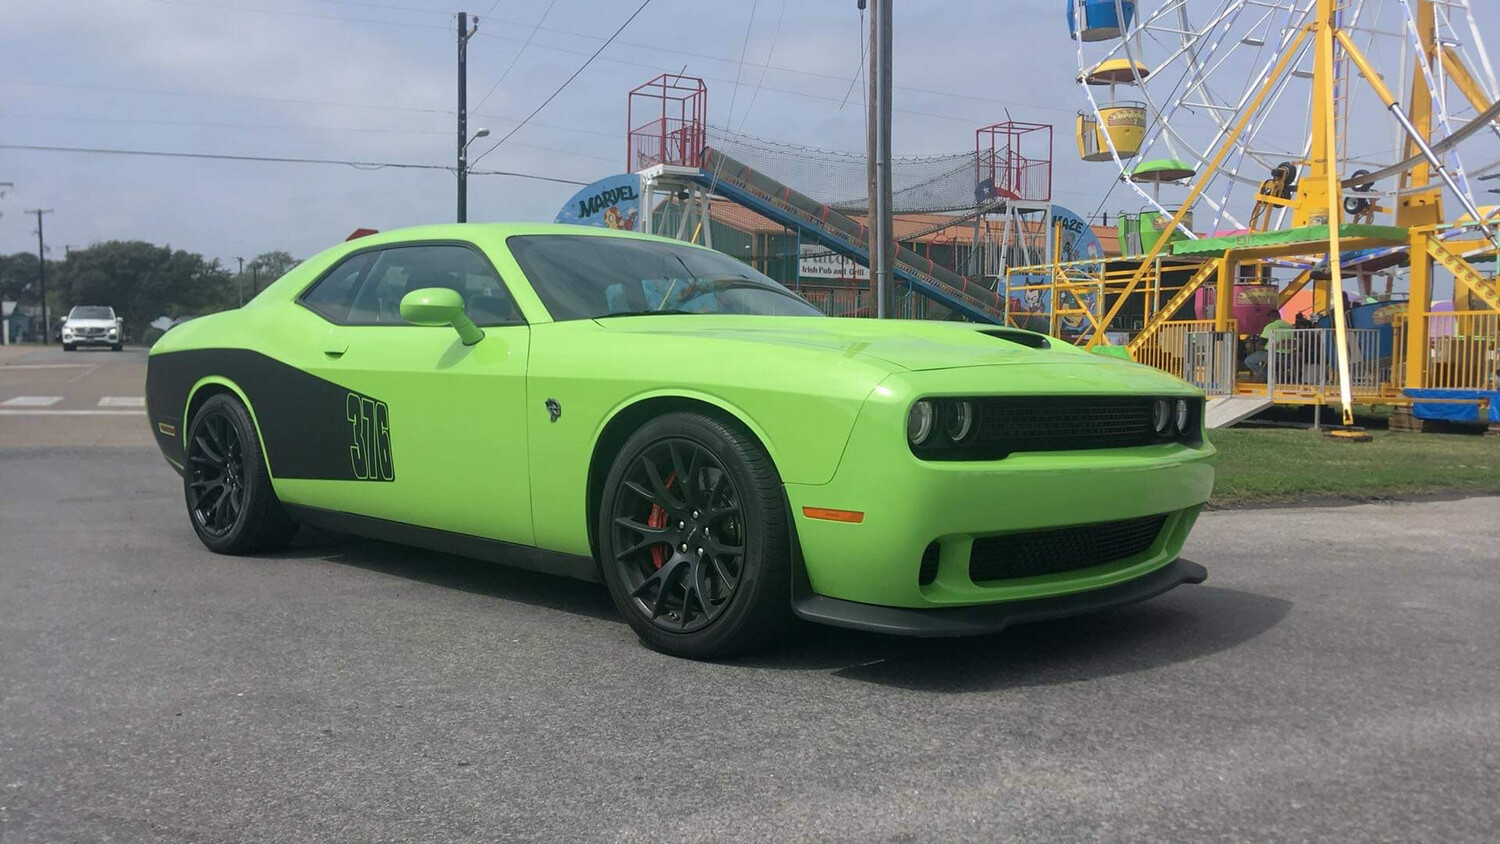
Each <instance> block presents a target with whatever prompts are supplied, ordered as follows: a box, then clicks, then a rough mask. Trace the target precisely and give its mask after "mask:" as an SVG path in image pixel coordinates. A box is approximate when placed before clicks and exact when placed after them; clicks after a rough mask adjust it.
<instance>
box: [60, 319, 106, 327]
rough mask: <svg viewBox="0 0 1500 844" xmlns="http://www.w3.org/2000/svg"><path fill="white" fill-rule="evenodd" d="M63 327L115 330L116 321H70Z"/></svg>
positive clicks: (65, 322) (66, 321)
mask: <svg viewBox="0 0 1500 844" xmlns="http://www.w3.org/2000/svg"><path fill="white" fill-rule="evenodd" d="M63 325H66V326H67V327H69V328H114V327H115V321H114V320H112V319H70V320H65V321H64V322H63Z"/></svg>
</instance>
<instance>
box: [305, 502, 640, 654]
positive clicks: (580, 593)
mask: <svg viewBox="0 0 1500 844" xmlns="http://www.w3.org/2000/svg"><path fill="white" fill-rule="evenodd" d="M277 556H285V557H288V558H296V557H318V558H319V559H323V560H327V561H328V562H331V563H337V564H339V565H342V566H354V567H355V568H361V569H365V570H366V571H375V572H380V573H381V574H387V575H391V576H392V577H401V578H405V579H407V580H414V581H417V582H420V583H428V584H431V585H433V586H440V587H442V588H444V589H459V590H462V591H464V592H472V593H474V594H476V595H484V596H487V597H491V598H498V599H500V600H505V601H519V602H521V603H524V604H531V605H533V606H538V607H546V608H547V609H554V610H562V611H563V612H570V613H575V614H577V615H586V616H589V617H591V618H601V619H608V620H614V621H619V622H620V626H621V628H622V629H624V630H625V632H626V634H627V635H628V634H629V628H627V627H625V621H624V619H622V618H620V614H619V613H618V612H616V611H615V605H614V604H613V603H612V602H611V601H610V599H609V592H608V591H607V590H606V589H605V588H604V585H603V584H600V583H585V582H583V581H581V580H574V579H572V578H569V577H562V576H559V575H553V574H542V573H540V572H533V571H526V570H524V569H517V568H511V567H510V566H504V565H500V564H499V563H491V562H486V561H484V560H476V559H471V558H469V557H456V556H453V555H451V554H443V553H440V552H437V551H427V550H423V549H420V548H413V547H411V546H407V545H396V544H394V543H390V542H381V541H380V540H376V539H364V538H362V537H356V536H346V535H344V534H339V533H334V532H331V531H324V530H318V529H316V528H310V527H304V528H303V529H302V531H301V532H300V533H299V534H298V535H297V539H296V540H295V541H294V542H293V543H292V546H291V547H290V548H289V549H287V550H286V551H284V552H282V553H281V554H279V555H277Z"/></svg>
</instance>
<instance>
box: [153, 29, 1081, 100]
mask: <svg viewBox="0 0 1500 844" xmlns="http://www.w3.org/2000/svg"><path fill="white" fill-rule="evenodd" d="M331 1H332V0H324V2H331ZM156 2H158V3H166V4H169V5H178V6H194V7H199V8H206V9H218V10H224V11H236V12H249V13H252V14H267V15H287V16H292V17H304V18H317V19H322V20H334V21H347V22H352V23H372V24H377V25H386V26H409V27H415V28H421V29H445V30H446V29H447V27H443V26H438V25H437V24H420V23H412V22H410V21H390V20H378V19H373V18H351V17H345V16H340V15H325V14H318V13H315V12H292V11H286V10H282V9H261V8H254V7H248V6H233V5H225V4H209V3H203V2H197V1H196V0H156ZM350 5H365V4H352V3H351V4H350ZM412 11H418V10H412ZM422 11H430V10H422ZM495 22H496V23H503V24H509V25H514V26H517V27H528V28H529V27H530V25H529V24H525V23H520V22H517V21H505V20H499V21H495ZM535 29H536V30H539V31H542V32H553V33H557V34H559V35H567V36H570V37H574V38H588V39H591V40H598V39H599V38H600V36H597V35H591V34H589V33H585V32H574V31H572V30H567V29H556V28H553V27H541V26H539V27H536V28H535ZM534 34H535V32H533V35H534ZM477 37H480V38H496V39H499V40H502V41H517V42H520V41H522V40H523V39H520V38H514V37H509V36H505V35H497V34H495V33H479V34H478V36H477ZM611 40H613V38H611V39H609V40H606V41H605V43H604V45H602V46H609V44H610V41H611ZM614 43H616V44H618V45H619V46H621V47H635V48H637V49H644V50H653V51H656V52H663V53H673V54H676V55H682V56H691V57H693V58H701V59H707V60H709V61H717V62H724V63H726V64H728V63H731V62H733V63H735V64H737V65H738V64H740V63H739V62H736V61H735V59H732V58H726V57H724V56H716V55H712V54H709V53H698V52H693V51H691V50H681V49H678V48H675V47H664V46H660V45H656V44H642V43H639V42H633V41H616V42H614ZM532 46H534V47H536V48H538V49H542V50H552V51H555V52H559V53H567V54H570V55H576V56H584V55H589V54H588V53H587V52H585V51H581V50H572V49H569V48H567V47H556V46H552V45H549V44H535V43H534V44H532ZM596 55H597V53H596ZM605 61H612V62H615V63H616V64H624V65H632V66H635V67H643V68H648V69H650V70H655V71H657V72H658V73H666V72H671V71H672V69H671V68H663V67H659V66H656V65H648V64H644V63H641V62H633V61H629V60H626V59H616V58H612V57H607V56H606V57H605ZM743 66H744V67H750V68H761V69H764V70H775V71H780V72H782V73H791V74H796V75H799V76H811V77H816V78H821V79H828V80H833V81H838V82H843V81H844V78H843V77H842V76H839V75H837V74H831V73H820V72H818V71H813V70H803V69H801V68H794V67H784V66H780V65H773V64H770V63H766V64H756V63H754V62H746V63H744V64H743ZM704 79H709V80H711V81H714V82H724V83H728V84H735V80H732V79H723V78H714V77H707V76H705V77H704ZM892 87H893V88H896V89H898V90H902V91H910V92H912V93H917V94H928V95H932V96H939V97H952V98H955V99H965V100H974V101H977V102H985V103H992V104H995V105H1002V106H1010V107H1013V108H1027V109H1035V110H1038V111H1051V112H1057V113H1059V114H1067V115H1072V114H1074V112H1075V111H1076V110H1075V109H1068V108H1059V107H1057V106H1049V105H1043V104H1041V103H1028V102H1024V101H1020V100H1005V99H999V98H996V97H984V96H979V95H975V94H960V93H957V92H953V91H939V90H936V89H932V88H918V87H913V86H909V85H894V86H892ZM765 90H767V91H771V92H773V93H778V94H789V95H792V96H805V97H812V98H814V99H822V100H831V101H837V100H838V99H839V98H834V97H824V96H818V95H815V94H808V93H806V92H802V91H794V90H789V89H785V88H765ZM896 111H900V112H904V113H907V114H914V115H917V116H921V117H938V118H940V119H945V120H960V121H962V122H966V123H967V122H972V121H970V120H968V119H966V118H955V117H949V116H946V115H934V114H929V113H926V112H916V111H909V110H905V109H896Z"/></svg>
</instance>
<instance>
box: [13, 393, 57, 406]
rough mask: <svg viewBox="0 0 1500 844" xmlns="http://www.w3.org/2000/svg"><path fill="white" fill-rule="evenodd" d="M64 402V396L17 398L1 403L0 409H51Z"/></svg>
mask: <svg viewBox="0 0 1500 844" xmlns="http://www.w3.org/2000/svg"><path fill="white" fill-rule="evenodd" d="M60 401H62V396H16V397H15V398H13V399H6V400H5V401H0V407H51V406H52V405H54V404H57V403H58V402H60Z"/></svg>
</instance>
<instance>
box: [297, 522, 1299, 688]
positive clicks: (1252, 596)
mask: <svg viewBox="0 0 1500 844" xmlns="http://www.w3.org/2000/svg"><path fill="white" fill-rule="evenodd" d="M276 556H284V557H287V558H309V557H316V558H319V559H323V560H327V561H329V562H332V563H336V564H338V565H346V566H354V567H356V568H361V569H365V570H367V571H374V572H380V573H382V574H386V575H390V576H392V577H400V578H405V579H407V580H412V581H416V582H419V583H427V584H431V585H433V586H438V587H441V588H444V589H458V590H462V591H464V592H470V593H473V594H477V595H485V596H487V597H491V598H495V599H498V600H502V601H518V602H521V603H524V604H529V605H532V606H537V607H544V608H546V609H552V610H560V611H562V612H567V613H573V614H576V615H583V616H588V617H590V618H597V619H602V620H606V621H613V622H618V623H619V625H620V635H622V636H630V635H632V633H631V631H630V628H629V626H628V625H626V624H625V620H624V619H623V618H621V617H620V614H619V613H618V612H617V611H616V610H615V606H614V604H613V603H612V602H611V601H610V598H609V593H608V592H607V591H606V590H605V588H604V587H603V586H602V585H600V584H597V583H585V582H583V581H578V580H573V579H570V578H566V577H559V576H556V575H550V574H541V573H538V572H530V571H524V570H521V569H515V568H510V567H508V566H504V565H500V564H497V563H491V562H486V561H483V560H474V559H470V558H467V557H456V556H452V555H449V554H442V553H438V552H436V551H423V550H419V549H415V548H411V547H408V546H405V545H396V544H393V543H389V542H381V541H379V540H374V539H363V538H360V537H354V536H346V535H344V534H339V533H334V532H330V531H323V530H317V529H314V528H304V529H303V530H302V532H301V534H299V536H298V538H297V540H296V541H295V542H294V543H293V545H292V546H291V547H290V548H289V549H287V550H286V551H284V552H282V553H281V554H278V555H276ZM1291 609H1292V603H1291V602H1290V601H1287V600H1284V599H1281V598H1276V597H1271V596H1268V595H1260V594H1256V593H1254V592H1245V591H1241V590H1238V589H1224V588H1220V587H1215V586H1184V587H1180V588H1178V589H1175V590H1173V591H1171V592H1169V593H1167V594H1166V595H1162V596H1160V597H1158V598H1154V599H1152V600H1150V601H1146V602H1144V603H1140V604H1135V605H1132V606H1128V607H1121V608H1118V609H1113V610H1107V611H1105V612H1100V613H1095V614H1092V615H1085V616H1079V617H1077V618H1069V619H1061V620H1057V621H1046V622H1037V623H1032V624H1020V625H1016V626H1015V627H1011V628H1009V629H1007V630H1003V631H1001V632H1000V633H996V634H992V635H988V636H973V637H968V638H963V639H914V638H907V637H903V636H887V635H881V634H878V633H865V632H861V631H857V630H844V629H841V628H836V627H826V626H823V625H816V624H809V623H800V622H799V623H798V625H797V629H796V631H795V632H794V633H793V635H791V636H788V637H787V638H786V639H785V640H783V641H782V642H781V643H779V644H777V645H774V646H772V648H771V649H770V650H767V651H763V652H760V653H755V654H751V655H748V656H744V657H738V658H732V659H728V660H724V661H723V663H722V664H724V665H730V666H744V667H748V668H758V669H771V670H786V671H827V672H831V673H832V674H833V676H836V677H843V678H846V679H849V680H856V681H860V682H865V683H875V684H878V685H883V686H891V687H895V688H904V689H912V690H918V691H929V692H938V693H966V692H982V691H993V690H997V689H1003V688H1009V687H1017V686H1039V685H1042V686H1044V685H1055V684H1059V683H1071V682H1077V681H1082V680H1093V679H1098V678H1101V677H1109V676H1114V675H1119V674H1129V673H1133V672H1136V671H1145V670H1150V669H1154V668H1160V667H1163V666H1168V665H1173V664H1175V663H1180V662H1187V661H1190V660H1194V659H1199V658H1201V657H1205V656H1210V655H1212V654H1215V653H1220V652H1222V651H1227V650H1229V649H1231V648H1234V647H1237V646H1239V645H1241V644H1244V643H1245V642H1248V641H1250V640H1252V639H1254V638H1256V637H1257V636H1259V635H1261V634H1262V633H1264V632H1266V631H1267V630H1270V629H1271V628H1272V627H1275V626H1276V625H1277V624H1279V623H1280V622H1281V620H1282V619H1284V618H1286V616H1287V614H1288V613H1290V612H1291ZM643 647H644V646H643Z"/></svg>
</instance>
